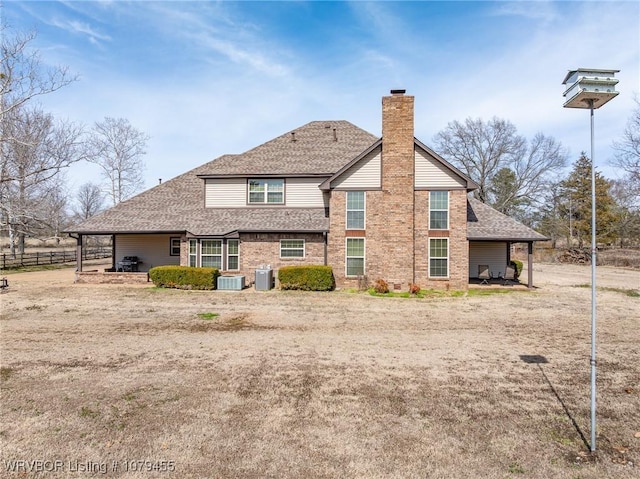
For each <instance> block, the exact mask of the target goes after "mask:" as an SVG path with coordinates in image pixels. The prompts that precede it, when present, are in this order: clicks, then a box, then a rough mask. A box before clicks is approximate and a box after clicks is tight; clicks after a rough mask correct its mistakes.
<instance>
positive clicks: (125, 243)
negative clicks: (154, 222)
mask: <svg viewBox="0 0 640 479" xmlns="http://www.w3.org/2000/svg"><path fill="white" fill-rule="evenodd" d="M178 236H179V235H173V236H172V235H151V234H149V235H116V257H115V261H116V266H117V265H118V261H121V260H122V258H123V257H125V256H137V257H138V260H139V261H142V263H140V264H139V265H138V270H139V271H149V269H151V268H153V267H154V266H164V265H169V264H180V256H171V255H170V254H169V252H170V246H171V245H170V239H169V238H175V237H178Z"/></svg>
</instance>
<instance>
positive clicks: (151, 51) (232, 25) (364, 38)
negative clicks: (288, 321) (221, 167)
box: [3, 0, 640, 191]
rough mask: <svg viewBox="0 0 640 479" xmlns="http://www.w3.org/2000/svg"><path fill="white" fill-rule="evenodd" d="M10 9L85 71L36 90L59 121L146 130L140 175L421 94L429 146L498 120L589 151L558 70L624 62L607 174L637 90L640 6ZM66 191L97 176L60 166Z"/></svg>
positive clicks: (142, 4) (609, 110) (583, 114)
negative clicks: (394, 97)
mask: <svg viewBox="0 0 640 479" xmlns="http://www.w3.org/2000/svg"><path fill="white" fill-rule="evenodd" d="M3 10H4V12H3V13H4V21H5V22H6V23H7V24H8V25H9V26H11V27H13V28H15V29H21V30H24V29H32V28H35V29H36V30H37V31H38V37H37V40H36V41H35V42H34V46H35V48H37V49H38V50H39V51H40V53H41V57H42V60H43V61H44V62H46V63H48V64H51V65H66V66H68V67H69V69H70V70H71V71H72V72H74V73H77V74H78V75H79V81H78V82H75V83H73V84H72V85H70V86H68V87H66V88H64V89H63V90H61V91H59V92H56V93H54V94H51V95H48V96H46V97H44V98H42V100H41V104H42V107H43V108H44V109H45V110H46V111H50V112H52V113H53V114H54V115H55V116H56V117H57V118H60V119H68V120H72V121H78V122H82V123H84V124H86V125H91V124H92V123H93V122H95V121H100V120H102V119H103V118H104V117H105V116H111V117H123V118H127V119H128V120H129V121H130V122H131V123H132V124H133V125H134V126H135V127H137V128H138V129H140V130H142V131H144V132H145V133H147V134H148V135H150V137H151V139H150V141H149V144H148V149H147V155H146V157H145V161H146V165H147V168H146V175H145V177H146V184H147V187H151V186H154V185H155V184H157V182H158V178H162V179H163V181H166V180H168V179H170V178H172V177H174V176H177V175H178V174H180V173H183V172H185V171H187V170H188V169H191V168H194V167H196V166H198V165H200V164H202V163H205V162H207V161H209V160H212V159H214V158H216V157H218V156H221V155H223V154H226V153H241V152H243V151H246V150H248V149H250V148H252V147H254V146H257V145H259V144H261V143H263V142H265V141H267V140H269V139H271V138H273V137H275V136H277V135H280V134H282V133H285V132H287V131H289V130H292V129H294V128H296V127H298V126H301V125H303V124H305V123H307V122H309V121H314V120H348V121H350V122H352V123H354V124H356V125H357V126H359V127H361V128H364V129H365V130H367V131H370V132H371V133H373V134H375V135H380V133H381V111H380V110H381V97H382V96H384V95H386V94H388V93H389V90H390V89H397V88H400V89H406V90H407V94H410V95H414V96H415V98H416V100H415V101H416V118H415V121H416V125H415V134H416V137H417V138H418V139H420V140H421V141H423V142H424V143H426V144H427V145H431V144H433V141H432V138H433V136H434V135H435V134H436V133H437V132H438V131H440V130H442V129H443V128H444V127H445V126H446V125H447V123H449V122H451V121H453V120H459V121H462V120H464V119H465V118H468V117H471V118H483V119H485V120H488V119H490V118H492V117H494V116H496V117H499V118H504V119H507V120H509V121H511V122H512V123H514V124H515V126H516V127H517V129H518V132H519V133H520V134H522V135H525V136H526V137H527V138H531V137H533V135H534V134H535V133H537V132H543V133H545V134H547V135H551V136H554V137H555V138H556V139H557V140H559V141H560V142H562V143H563V145H565V146H566V147H567V148H568V149H569V150H570V153H571V157H570V160H571V161H574V160H575V159H577V157H578V156H579V154H580V152H581V151H583V150H584V151H587V152H589V148H590V136H589V114H588V112H587V111H586V110H572V109H563V108H562V104H563V102H564V101H563V97H562V93H563V90H564V88H563V85H562V84H561V83H562V80H563V79H564V76H565V74H566V73H567V70H569V69H574V68H580V67H588V68H603V69H606V68H611V69H620V70H621V71H620V73H619V74H618V75H617V76H618V78H619V79H620V83H619V84H618V90H619V91H620V95H619V96H618V97H617V98H616V99H614V100H613V101H611V102H610V103H608V104H607V105H606V106H605V107H603V108H602V109H600V110H597V111H596V113H595V121H596V126H595V128H596V153H595V158H596V164H597V165H598V167H599V168H600V169H601V170H602V171H603V172H604V173H605V174H606V175H607V176H608V177H615V176H616V174H617V172H616V171H615V170H613V169H611V168H609V167H608V166H607V165H606V163H607V160H608V159H609V158H610V157H611V156H612V149H611V143H612V141H613V140H616V139H619V138H620V136H621V134H622V131H623V129H624V127H625V124H626V121H627V119H628V118H629V116H630V114H631V111H632V110H633V108H634V106H635V103H634V102H633V98H634V95H635V96H636V97H637V96H638V95H639V94H640V77H639V75H640V73H639V70H640V4H639V3H638V2H636V1H633V2H614V1H598V2H594V1H587V2H578V1H562V2H543V1H533V2H522V1H518V2H485V1H473V2H463V1H447V2H445V1H442V2H433V1H424V2H359V1H358V2H310V1H295V2H294V1H292V2H204V1H200V2H195V1H181V2H169V1H161V2H156V1H117V0H114V1H109V0H103V1H61V2H52V1H49V2H35V1H21V2H20V1H11V0H9V1H6V0H5V2H4V6H3ZM67 177H68V179H69V182H70V189H71V191H73V190H75V189H76V188H77V187H78V186H79V185H80V184H82V183H83V182H85V181H89V180H90V181H94V182H98V181H99V172H98V170H97V169H96V168H95V167H94V166H92V165H76V166H74V167H73V168H72V169H71V171H69V172H68V174H67Z"/></svg>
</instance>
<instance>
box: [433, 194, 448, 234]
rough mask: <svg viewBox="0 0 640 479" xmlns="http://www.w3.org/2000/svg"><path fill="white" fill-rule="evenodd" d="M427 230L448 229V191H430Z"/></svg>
mask: <svg viewBox="0 0 640 479" xmlns="http://www.w3.org/2000/svg"><path fill="white" fill-rule="evenodd" d="M429 229H432V230H447V229H449V192H448V191H431V192H430V193H429Z"/></svg>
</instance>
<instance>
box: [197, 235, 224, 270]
mask: <svg viewBox="0 0 640 479" xmlns="http://www.w3.org/2000/svg"><path fill="white" fill-rule="evenodd" d="M205 241H214V242H219V243H220V254H210V253H206V254H205V253H203V252H202V251H203V244H202V243H203V242H205ZM223 245H224V242H223V241H222V240H221V239H216V238H203V239H201V240H200V266H202V264H203V261H202V258H203V257H207V258H220V266H219V267H218V266H204V267H205V268H218V269H219V270H220V271H224V270H223V267H224V264H223V263H222V260H223V258H224V250H223Z"/></svg>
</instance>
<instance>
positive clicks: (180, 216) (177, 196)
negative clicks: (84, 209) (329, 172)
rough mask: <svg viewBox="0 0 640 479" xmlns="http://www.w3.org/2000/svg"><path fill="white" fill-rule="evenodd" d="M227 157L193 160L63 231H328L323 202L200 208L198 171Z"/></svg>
mask: <svg viewBox="0 0 640 479" xmlns="http://www.w3.org/2000/svg"><path fill="white" fill-rule="evenodd" d="M233 157H235V155H225V156H222V157H220V158H219V159H217V160H214V161H211V162H209V163H206V164H204V165H202V166H199V167H197V168H195V169H193V170H191V171H189V172H187V173H184V174H182V175H180V176H178V177H176V178H174V179H172V180H169V181H167V182H165V183H162V184H161V185H158V186H155V187H154V188H151V189H149V190H147V191H145V192H143V193H140V194H139V195H137V196H134V197H133V198H131V199H129V200H127V201H123V202H122V203H120V204H119V205H117V206H114V207H113V208H111V209H109V210H106V211H104V212H102V213H100V214H98V215H96V216H94V217H92V218H89V219H88V220H86V221H84V222H82V223H80V224H79V225H76V226H74V227H72V228H69V229H68V231H69V232H74V233H81V234H95V235H97V234H113V233H181V232H187V233H191V234H193V235H196V236H223V235H227V234H230V233H233V232H236V231H239V232H241V231H252V232H257V231H261V232H270V231H292V232H293V231H295V232H317V231H328V229H329V219H328V218H327V217H326V214H325V210H324V208H281V207H272V208H269V207H263V208H235V209H216V208H205V207H204V200H203V194H204V182H203V180H202V179H201V178H199V177H198V175H201V174H203V173H204V172H205V171H209V170H210V168H211V165H213V164H214V163H216V162H217V161H220V160H228V159H231V158H233Z"/></svg>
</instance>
